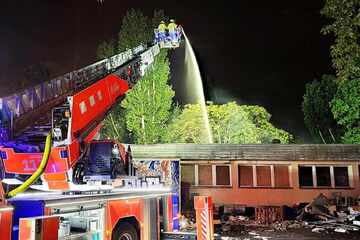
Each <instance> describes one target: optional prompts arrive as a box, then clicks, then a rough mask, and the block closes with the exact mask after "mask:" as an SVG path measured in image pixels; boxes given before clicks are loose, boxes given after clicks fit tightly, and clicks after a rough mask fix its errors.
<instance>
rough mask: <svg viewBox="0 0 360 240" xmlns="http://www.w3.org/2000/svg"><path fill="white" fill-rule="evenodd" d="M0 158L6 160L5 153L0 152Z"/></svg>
mask: <svg viewBox="0 0 360 240" xmlns="http://www.w3.org/2000/svg"><path fill="white" fill-rule="evenodd" d="M0 158H2V159H3V160H6V159H7V155H6V152H4V151H0Z"/></svg>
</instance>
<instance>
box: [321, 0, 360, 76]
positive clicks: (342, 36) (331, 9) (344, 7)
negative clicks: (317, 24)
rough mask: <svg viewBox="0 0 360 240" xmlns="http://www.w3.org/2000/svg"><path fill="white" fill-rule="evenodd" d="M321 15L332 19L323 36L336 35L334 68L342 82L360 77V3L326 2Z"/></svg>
mask: <svg viewBox="0 0 360 240" xmlns="http://www.w3.org/2000/svg"><path fill="white" fill-rule="evenodd" d="M321 13H322V14H323V15H325V16H326V17H328V18H330V19H331V21H332V22H331V23H330V24H329V25H327V26H325V27H323V29H322V33H323V34H330V33H332V34H334V36H335V43H334V44H333V45H332V46H331V56H332V61H333V66H334V68H335V69H336V72H337V75H338V77H339V79H340V80H346V79H350V78H357V77H360V65H359V63H360V45H359V37H360V32H359V27H360V1H359V0H326V3H325V6H324V8H323V9H322V11H321Z"/></svg>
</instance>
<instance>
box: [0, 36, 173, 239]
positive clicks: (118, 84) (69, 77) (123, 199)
mask: <svg viewBox="0 0 360 240" xmlns="http://www.w3.org/2000/svg"><path fill="white" fill-rule="evenodd" d="M179 41H180V39H179ZM159 52H160V46H159V45H158V44H154V45H152V46H150V47H146V46H145V45H140V46H138V47H136V48H134V49H129V50H127V51H125V52H122V53H120V54H117V55H115V56H112V57H110V58H108V59H104V60H101V61H98V62H96V63H94V64H91V65H89V66H86V67H84V68H81V69H78V70H76V71H73V72H70V73H67V74H65V75H63V76H60V77H58V78H55V79H53V80H50V81H48V82H45V83H42V84H40V85H38V86H35V87H32V88H30V89H26V90H24V91H21V92H20V93H16V94H13V95H10V96H7V97H2V98H0V173H1V175H0V177H1V179H2V185H1V186H0V194H1V196H2V198H1V205H0V226H1V227H0V236H1V239H4V240H10V239H12V240H17V239H21V240H25V239H26V240H28V239H29V240H30V239H42V240H48V239H49V240H52V239H93V240H97V239H107V240H110V239H112V240H115V239H116V240H123V239H126V240H137V239H143V240H145V239H149V240H150V239H151V240H154V239H159V236H160V222H161V223H162V226H161V229H163V230H164V231H167V232H171V231H173V230H176V229H178V228H179V223H178V213H179V206H178V205H179V204H178V201H179V195H178V193H179V162H178V161H175V160H174V161H169V160H161V161H160V160H149V161H141V162H135V161H133V160H132V157H131V148H130V147H129V146H126V145H123V144H120V143H118V142H116V141H114V140H99V139H98V131H99V129H100V127H101V121H102V120H103V119H104V117H105V116H106V114H107V113H108V112H109V111H110V110H111V108H112V107H114V106H115V105H116V104H118V103H119V101H121V99H122V98H123V97H124V95H125V93H126V92H127V91H128V89H129V88H131V87H132V86H133V85H134V84H135V83H136V82H137V80H138V79H140V78H141V77H142V76H143V75H144V74H145V73H146V71H147V68H148V66H149V65H151V64H152V62H153V61H154V58H155V57H156V55H157V54H159ZM48 113H51V114H48ZM29 187H30V188H29ZM27 188H29V189H28V190H27V191H25V190H26V189H27ZM160 219H161V220H162V221H160Z"/></svg>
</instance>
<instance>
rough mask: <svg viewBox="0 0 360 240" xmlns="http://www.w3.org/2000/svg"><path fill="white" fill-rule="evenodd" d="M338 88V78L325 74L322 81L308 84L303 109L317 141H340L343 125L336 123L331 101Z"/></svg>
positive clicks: (308, 126) (312, 134) (306, 122)
mask: <svg viewBox="0 0 360 240" xmlns="http://www.w3.org/2000/svg"><path fill="white" fill-rule="evenodd" d="M336 90H337V85H336V78H335V76H333V75H323V76H322V79H321V81H318V80H314V81H312V82H311V83H308V84H306V91H305V95H304V97H303V103H302V110H303V113H304V122H305V126H306V127H307V129H308V130H309V132H310V134H311V136H312V138H313V140H314V141H315V142H316V143H322V142H323V139H324V141H325V142H326V143H333V142H334V139H335V142H339V141H340V136H341V135H342V129H341V127H340V126H339V125H338V124H337V123H336V121H335V119H334V116H333V114H332V112H331V108H330V102H331V101H332V100H333V98H334V96H335V94H336Z"/></svg>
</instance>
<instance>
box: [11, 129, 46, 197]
mask: <svg viewBox="0 0 360 240" xmlns="http://www.w3.org/2000/svg"><path fill="white" fill-rule="evenodd" d="M50 150H51V133H49V134H48V135H47V137H46V142H45V150H44V154H43V156H42V159H41V163H40V165H39V167H38V169H36V171H35V172H34V173H33V174H32V175H31V177H29V178H28V179H27V180H26V181H25V182H24V183H23V184H21V185H20V186H18V187H17V188H15V189H13V190H11V191H10V192H9V193H8V194H7V197H8V198H11V197H14V196H16V195H17V194H18V193H22V192H24V191H25V190H26V189H28V188H29V187H30V185H31V184H33V183H34V182H35V181H36V180H37V179H38V178H39V177H40V176H41V174H42V173H43V172H44V171H45V168H46V165H47V163H48V160H49V156H50Z"/></svg>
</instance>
